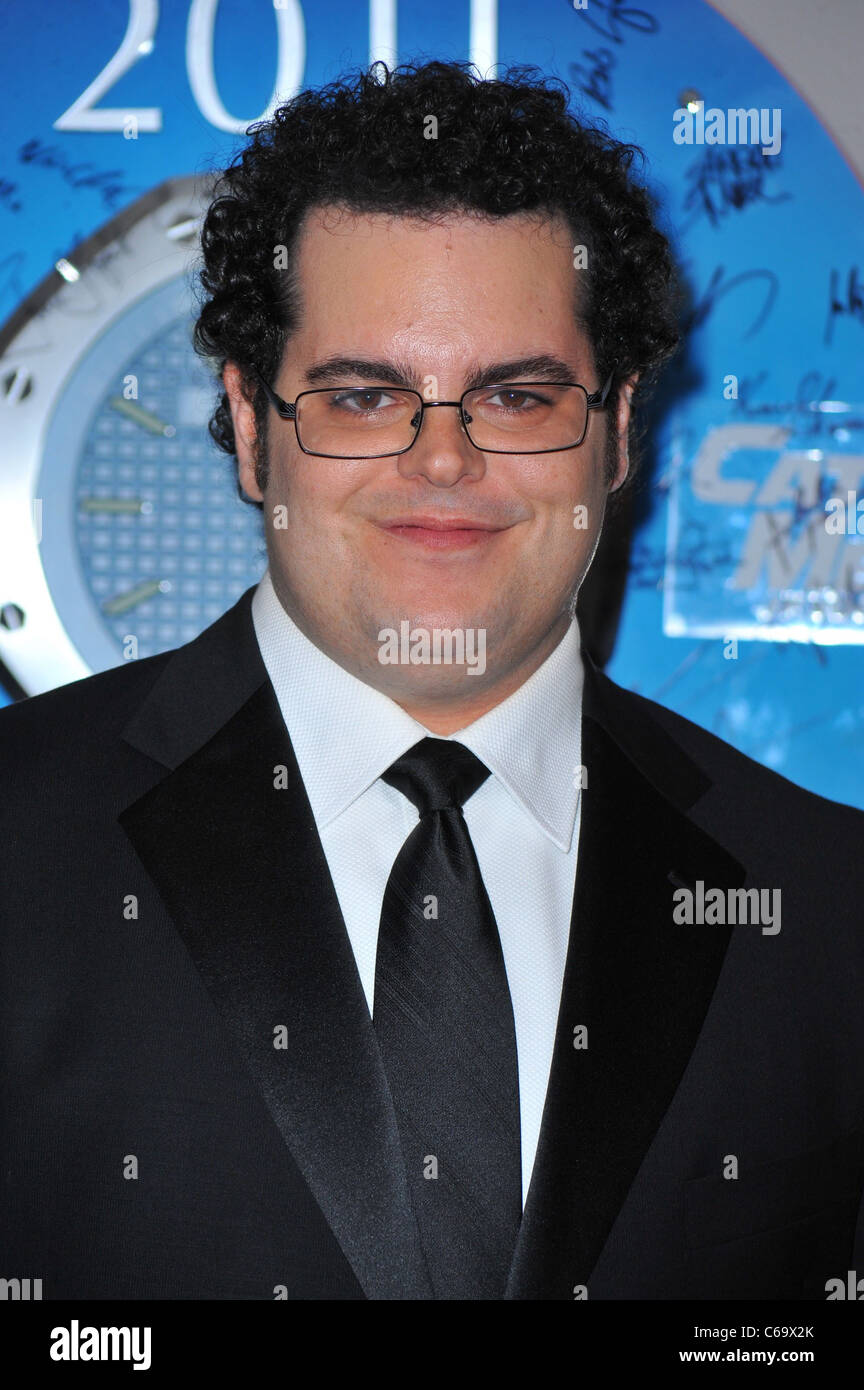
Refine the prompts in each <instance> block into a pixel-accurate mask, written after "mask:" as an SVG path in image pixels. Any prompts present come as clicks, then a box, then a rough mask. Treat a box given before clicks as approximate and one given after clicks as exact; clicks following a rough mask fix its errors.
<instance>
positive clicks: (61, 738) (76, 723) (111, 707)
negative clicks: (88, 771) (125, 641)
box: [0, 651, 173, 765]
mask: <svg viewBox="0 0 864 1390" xmlns="http://www.w3.org/2000/svg"><path fill="white" fill-rule="evenodd" d="M172 655H173V653H172V652H170V651H167V652H160V653H159V654H158V655H156V656H149V657H144V658H143V659H142V660H141V661H130V662H124V663H123V665H121V666H114V667H112V668H111V669H110V670H108V671H100V672H99V673H98V674H96V675H94V676H85V677H84V678H83V679H81V680H78V681H70V683H69V684H68V685H61V686H58V687H57V688H56V689H54V690H46V691H45V692H44V693H43V694H41V695H31V696H30V697H29V698H28V699H25V700H18V701H16V702H15V703H14V704H12V705H7V706H5V708H3V709H0V748H2V754H0V761H2V762H3V763H4V765H6V764H7V762H8V759H9V758H10V757H11V756H12V755H13V754H14V753H15V752H16V751H17V752H18V753H19V754H21V753H26V751H27V750H28V748H29V750H30V751H36V750H37V749H42V750H45V749H49V748H66V747H68V746H69V744H70V743H81V742H89V741H91V740H95V739H96V738H101V737H105V736H110V735H112V734H116V733H118V732H119V731H120V730H121V729H122V728H123V726H124V724H125V723H126V721H127V720H128V719H129V718H130V716H131V714H132V713H133V711H134V710H135V709H136V708H137V706H138V705H139V704H140V703H141V701H142V700H143V699H144V697H145V696H146V695H147V693H148V691H149V690H150V689H151V687H152V686H153V685H154V684H155V682H156V681H157V680H158V678H159V676H160V675H161V673H162V671H163V670H164V668H165V665H166V664H167V662H168V661H169V660H170V658H171V656H172Z"/></svg>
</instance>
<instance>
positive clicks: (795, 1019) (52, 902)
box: [0, 590, 864, 1300]
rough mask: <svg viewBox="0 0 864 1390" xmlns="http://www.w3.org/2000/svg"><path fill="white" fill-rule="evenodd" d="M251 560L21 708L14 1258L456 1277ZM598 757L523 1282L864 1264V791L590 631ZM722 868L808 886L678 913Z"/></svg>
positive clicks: (138, 1288) (105, 1281)
mask: <svg viewBox="0 0 864 1390" xmlns="http://www.w3.org/2000/svg"><path fill="white" fill-rule="evenodd" d="M251 596H252V590H249V591H248V592H247V593H246V594H245V595H244V596H243V598H242V599H241V600H240V601H239V603H238V604H237V605H236V606H235V607H234V608H233V609H231V610H230V612H228V613H226V614H225V615H224V616H223V617H222V618H220V619H219V621H218V622H216V623H215V624H214V625H213V626H212V627H210V628H208V629H207V630H206V631H205V632H203V633H202V634H201V636H200V637H199V638H197V639H196V640H195V641H194V642H192V643H190V644H188V645H187V646H184V647H181V648H179V649H178V650H176V651H173V652H168V653H165V654H163V655H161V656H158V657H153V658H150V659H148V660H145V661H141V662H138V663H134V664H129V665H126V666H123V667H121V668H118V669H116V670H112V671H108V672H105V673H104V674H102V675H98V676H95V677H92V678H90V679H88V680H83V681H80V682H76V683H74V684H72V685H69V686H66V687H63V688H61V689H59V690H56V691H53V692H50V693H48V694H45V695H42V696H39V697H38V698H36V699H31V700H27V701H24V702H22V703H20V704H18V705H14V706H11V707H9V708H7V709H6V710H3V711H2V712H0V768H2V787H0V818H2V846H3V866H2V878H0V921H2V967H0V1102H2V1197H0V1264H2V1268H0V1274H2V1275H3V1276H4V1277H6V1278H11V1277H19V1278H27V1277H29V1278H41V1279H42V1280H43V1297H45V1298H66V1297H69V1298H87V1299H96V1298H168V1299H273V1298H274V1297H278V1296H280V1295H281V1296H287V1297H289V1298H301V1299H362V1298H370V1299H427V1298H430V1297H431V1288H430V1283H429V1277H428V1273H427V1270H426V1267H425V1264H424V1258H423V1253H422V1249H421V1245H420V1241H419V1237H418V1229H417V1225H416V1222H415V1220H414V1217H413V1213H412V1209H411V1204H410V1200H409V1195H408V1189H407V1184H406V1178H405V1174H404V1170H403V1165H402V1160H401V1156H400V1150H399V1140H398V1133H397V1128H396V1123H395V1118H394V1114H393V1110H392V1106H391V1102H390V1099H389V1093H388V1089H387V1085H386V1081H385V1078H384V1075H383V1073H382V1070H381V1065H380V1061H379V1056H378V1051H377V1046H376V1040H375V1034H374V1030H373V1027H372V1023H371V1020H370V1017H369V1013H368V1009H367V1006H366V1001H365V998H364V995H363V991H362V988H361V984H360V980H359V976H358V973H357V970H356V966H355V963H354V958H353V954H352V951H351V947H350V944H349V940H348V936H347V933H346V931H345V927H344V924H343V921H342V917H341V914H340V910H339V905H338V902H337V899H336V895H335V892H334V888H333V885H332V882H331V879H330V876H329V872H328V869H327V864H326V860H325V857H324V853H323V850H322V847H321V844H320V841H319V838H318V835H317V833H316V830H315V826H314V822H313V819H312V815H311V811H310V808H309V803H308V800H307V797H306V793H305V790H304V786H303V783H302V781H301V778H300V775H299V772H298V768H297V764H296V762H295V759H294V755H293V752H292V748H291V743H290V740H289V738H288V736H287V734H286V731H285V728H284V724H283V721H282V718H281V715H280V712H279V708H278V705H277V702H276V698H275V694H274V691H273V688H272V685H271V683H270V681H269V679H268V677H267V674H266V671H265V668H264V666H263V663H262V660H261V657H260V654H259V651H258V647H257V643H256V639H255V635H254V629H253V626H252V619H251V610H250V602H251ZM829 752H830V750H827V749H826V756H827V755H829ZM567 756H568V754H567V752H566V750H562V757H564V758H567ZM583 762H584V764H585V766H586V768H587V777H588V786H587V789H586V791H585V793H584V802H583V813H582V828H581V840H580V845H579V859H578V868H577V873H576V888H575V898H574V907H573V918H572V927H571V934H570V945H569V952H568V957H567V964H566V972H565V979H564V986H563V992H562V1000H561V1007H560V1014H559V1018H558V1032H557V1041H556V1049H555V1054H554V1059H553V1063H552V1070H551V1077H550V1083H549V1090H548V1095H547V1100H546V1108H545V1113H544V1117H543V1127H542V1132H541V1136H540V1143H539V1147H538V1151H537V1157H536V1162H535V1167H534V1173H533V1177H532V1181H531V1186H530V1191H529V1193H528V1198H527V1203H526V1208H525V1213H524V1217H523V1221H522V1227H521V1232H520V1235H519V1240H518V1244H517V1247H516V1251H515V1256H514V1259H513V1265H512V1271H511V1275H510V1281H509V1285H508V1290H507V1295H506V1296H507V1298H513V1299H562V1300H570V1299H573V1298H574V1297H576V1296H578V1291H579V1290H580V1289H581V1288H582V1287H583V1286H584V1288H585V1289H586V1290H587V1296H588V1297H589V1298H592V1299H593V1298H596V1299H613V1298H636V1299H680V1298H704V1299H738V1298H744V1299H761V1298H785V1297H790V1298H814V1299H824V1298H825V1283H826V1281H827V1280H828V1279H830V1278H844V1279H845V1277H846V1274H847V1271H848V1270H849V1269H854V1268H856V1267H857V1269H858V1271H859V1272H860V1273H861V1274H864V1245H862V1244H861V1243H860V1242H861V1235H860V1232H859V1244H858V1245H857V1246H856V1244H855V1233H856V1222H857V1221H858V1217H859V1210H860V1207H861V1197H862V1184H864V1007H862V1001H864V930H862V898H864V894H862V873H861V861H862V858H864V835H862V827H864V816H861V815H860V814H859V813H858V812H856V811H853V810H850V809H849V808H847V807H843V806H839V805H836V804H834V803H831V802H828V801H825V800H822V799H821V798H819V797H816V796H813V795H810V794H809V793H806V792H804V791H802V790H800V789H798V788H797V787H795V786H793V785H792V784H790V783H789V782H787V781H785V780H784V779H783V778H781V777H778V776H777V775H775V774H773V773H771V772H768V771H766V770H765V769H764V768H762V767H759V766H757V765H756V764H755V763H753V762H751V761H750V760H749V759H747V758H745V757H743V756H742V755H741V754H739V753H737V752H735V751H734V750H733V749H732V748H730V747H728V746H727V745H726V744H723V743H721V742H720V741H719V740H717V739H716V738H714V737H712V736H711V735H710V734H708V733H705V732H704V731H703V730H701V729H699V728H697V727H696V726H695V725H693V724H691V723H689V722H688V721H687V720H685V719H682V718H679V717H678V716H677V715H674V714H672V713H670V712H669V711H668V710H665V709H663V708H661V707H660V706H657V705H654V704H652V703H650V702H649V701H647V700H644V699H641V698H639V697H637V696H635V695H632V694H629V693H626V692H625V691H623V690H621V689H620V688H619V687H617V686H616V685H614V684H613V683H612V682H611V681H609V680H608V679H607V678H606V677H604V676H603V675H601V674H599V673H598V672H597V671H596V670H595V669H594V668H593V667H592V666H591V665H590V663H588V664H587V673H586V686H585V698H584V726H583ZM280 766H281V767H285V768H287V780H288V786H287V788H284V787H278V786H277V785H274V784H276V783H279V782H280V781H284V778H282V779H280V778H279V777H278V775H277V774H276V772H275V771H274V769H278V768H279V767H280ZM513 852H514V854H515V855H518V853H519V846H518V844H515V845H514V846H513ZM698 880H702V882H703V883H704V884H705V885H706V887H715V888H721V889H726V888H729V887H739V886H744V887H748V886H755V887H758V888H770V889H773V888H780V889H781V892H782V925H781V930H780V932H779V934H777V935H768V934H764V933H763V932H762V931H761V930H760V928H759V927H758V926H754V925H741V926H736V927H734V928H729V927H723V926H710V925H701V926H700V925H691V926H685V925H676V924H675V923H673V920H672V908H673V894H674V892H675V888H676V885H678V884H681V883H683V884H695V883H696V882H697V881H698ZM525 930H526V932H530V930H531V923H530V922H526V923H525ZM579 1025H584V1026H586V1027H587V1030H588V1033H587V1039H588V1046H587V1048H584V1047H582V1048H574V1046H573V1039H574V1028H576V1027H578V1026H579ZM279 1030H284V1031H279ZM276 1041H279V1042H281V1043H283V1044H284V1045H282V1046H274V1042H276ZM732 1158H734V1159H735V1160H736V1162H737V1171H738V1176H737V1177H728V1176H724V1172H725V1173H729V1172H731V1171H733V1170H734V1165H732V1163H731V1162H730V1159H732ZM136 1172H137V1176H134V1174H135V1173H136ZM856 1262H857V1265H856ZM574 1291H576V1292H574Z"/></svg>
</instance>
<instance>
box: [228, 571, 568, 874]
mask: <svg viewBox="0 0 864 1390" xmlns="http://www.w3.org/2000/svg"><path fill="white" fill-rule="evenodd" d="M252 619H253V623H254V625H255V635H256V637H257V639H258V646H259V648H260V650H261V656H262V659H263V661H264V665H265V667H266V668H267V674H268V675H269V677H270V680H271V682H272V684H273V688H274V690H275V692H276V698H277V700H278V702H279V708H280V710H281V711H282V717H283V719H284V720H285V725H286V727H287V729H288V732H289V734H290V736H291V742H292V745H293V748H294V753H295V756H296V758H297V763H298V766H299V768H300V773H301V776H302V777H303V782H304V785H305V787H306V792H307V795H308V797H309V804H310V806H311V808H312V814H313V815H314V817H315V824H316V826H317V828H318V829H319V831H320V830H322V829H323V828H324V827H325V826H326V825H329V824H330V822H331V821H333V820H335V819H336V817H337V816H339V815H341V813H342V812H343V811H344V810H345V809H346V808H347V807H348V806H350V805H351V803H352V802H353V801H355V800H356V799H357V797H358V796H361V795H362V794H363V792H364V791H366V789H367V788H368V787H370V786H371V785H372V783H373V782H375V781H376V780H377V779H378V778H379V777H380V776H381V774H382V772H386V770H387V768H388V767H390V765H391V763H394V762H395V761H396V759H397V758H400V757H401V756H402V754H403V753H406V752H407V751H408V749H409V748H412V747H413V746H414V744H415V743H417V742H418V741H419V740H420V739H422V738H427V737H433V738H434V737H440V735H435V734H432V733H431V731H430V730H429V729H427V728H425V727H424V725H422V724H420V723H418V721H417V720H416V719H413V718H412V717H411V715H409V714H406V712H405V710H403V709H402V708H401V707H400V706H399V705H397V704H396V702H395V701H394V700H391V699H390V698H389V697H388V696H387V695H384V694H382V693H381V691H379V690H375V689H374V687H373V686H371V685H367V684H366V683H365V682H364V681H361V680H358V679H357V677H356V676H353V675H351V673H350V672H349V671H346V670H345V668H344V667H342V666H340V665H339V664H338V662H335V661H333V660H332V659H331V658H330V657H329V656H327V655H326V654H325V653H324V652H322V651H321V650H320V648H318V647H316V646H315V644H314V642H311V641H310V640H309V638H308V637H307V636H306V635H305V633H303V632H301V631H300V629H299V628H298V627H297V625H296V623H295V622H294V621H293V620H292V619H291V618H290V617H289V615H288V614H287V613H286V612H285V609H284V608H283V607H282V604H281V603H280V602H279V599H278V597H277V595H276V591H275V589H274V588H273V581H272V579H271V577H270V573H269V571H267V572H266V573H265V575H264V577H263V579H262V580H261V582H260V584H259V585H258V587H257V589H256V591H255V594H254V596H253V599H252ZM583 678H584V671H583V666H582V660H581V656H580V650H579V628H578V625H577V623H576V620H575V618H574V620H573V622H572V623H571V625H570V627H569V628H568V630H567V632H566V633H565V635H564V637H563V638H562V640H561V641H560V642H559V644H558V646H557V647H556V648H555V650H554V651H553V652H552V653H551V654H550V656H548V657H547V659H546V660H545V661H544V662H543V664H542V665H541V666H540V667H538V669H537V670H536V671H535V672H534V674H533V675H532V676H531V677H529V679H528V680H527V681H525V683H524V684H523V685H521V686H520V687H519V689H518V690H516V691H514V693H513V694H512V695H510V696H509V697H508V698H507V699H506V700H503V701H502V702H501V704H500V705H496V706H495V708H494V709H492V710H489V711H488V713H486V714H484V715H481V717H480V718H479V719H476V720H474V722H473V723H472V724H468V725H466V727H465V728H464V729H460V730H458V732H456V733H455V734H453V735H451V737H452V738H453V739H455V740H456V741H457V742H459V743H464V744H465V746H466V748H470V749H471V751H472V752H473V753H476V755H477V757H478V758H480V759H482V761H483V762H484V763H485V764H486V766H487V767H488V768H489V771H490V772H491V773H492V775H493V776H494V777H496V778H497V779H498V780H499V781H500V782H501V783H502V785H503V786H504V787H505V788H506V789H507V791H508V793H509V794H510V795H511V796H512V797H513V798H514V799H515V800H516V801H517V802H518V803H519V804H520V805H521V806H522V807H523V808H524V810H525V811H527V813H528V814H529V815H530V816H531V817H533V819H534V820H535V821H536V822H537V824H538V825H539V827H540V829H541V830H542V831H543V832H544V834H546V835H547V836H549V838H550V839H551V840H553V841H554V843H555V844H557V845H558V846H559V848H560V849H562V850H565V851H566V850H569V848H570V844H571V841H572V836H573V827H574V824H575V820H576V810H577V807H578V800H579V792H578V788H577V785H574V783H576V780H577V779H576V778H575V776H574V772H575V769H576V768H577V767H578V765H579V763H580V760H581V723H582V686H583Z"/></svg>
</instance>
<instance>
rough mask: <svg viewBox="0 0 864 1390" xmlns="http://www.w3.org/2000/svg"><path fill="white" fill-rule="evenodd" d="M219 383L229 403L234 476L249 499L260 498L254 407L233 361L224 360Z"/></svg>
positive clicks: (238, 369)
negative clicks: (235, 460) (234, 461)
mask: <svg viewBox="0 0 864 1390" xmlns="http://www.w3.org/2000/svg"><path fill="white" fill-rule="evenodd" d="M222 384H223V386H224V387H225V392H226V394H227V396H228V404H229V406H230V407H231V419H232V422H233V424H234V444H235V447H236V451H237V476H238V478H239V481H240V486H241V487H242V489H243V491H244V492H245V493H246V496H247V497H251V498H252V500H253V502H263V500H264V494H263V492H262V491H261V489H260V487H259V486H258V483H257V481H256V478H255V465H256V462H257V458H258V431H257V429H256V428H255V411H254V409H253V407H252V401H251V400H250V399H249V397H248V396H247V395H246V388H245V382H244V378H243V373H242V372H241V370H240V368H239V367H238V366H237V364H236V362H227V363H226V364H225V370H224V372H223V373H222Z"/></svg>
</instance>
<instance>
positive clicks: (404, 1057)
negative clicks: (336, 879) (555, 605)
mask: <svg viewBox="0 0 864 1390" xmlns="http://www.w3.org/2000/svg"><path fill="white" fill-rule="evenodd" d="M383 776H384V781H385V782H389V783H390V785H391V786H393V787H397V788H398V790H399V791H401V792H403V793H404V794H405V796H407V797H408V798H409V800H411V801H413V803H414V805H415V806H416V807H417V809H418V811H419V812H420V820H419V822H418V824H417V825H416V826H415V827H414V829H413V830H412V832H411V834H410V835H409V836H408V838H407V840H406V841H405V843H404V845H403V846H402V848H401V850H400V851H399V853H398V855H397V856H396V861H395V863H394V865H393V868H392V870H391V872H390V878H389V880H388V882H387V888H386V890H385V893H384V902H383V906H382V909H381V925H380V929H379V933H378V953H377V957H376V961H375V998H374V1024H375V1031H376V1033H377V1036H378V1041H379V1044H380V1049H381V1056H382V1059H383V1063H384V1069H385V1071H386V1074H387V1079H388V1081H389V1084H390V1091H391V1094H392V1096H393V1103H394V1105H395V1108H396V1118H397V1121H398V1125H399V1133H400V1137H401V1140H402V1151H403V1154H404V1157H405V1167H406V1171H407V1174H408V1184H409V1187H410V1190H411V1196H412V1199H413V1201H414V1204H415V1210H416V1212H417V1218H418V1222H419V1225H420V1233H421V1238H422V1241H423V1246H424V1249H425V1251H426V1257H427V1261H428V1264H429V1270H430V1274H431V1277H432V1282H433V1286H434V1289H435V1296H436V1298H450V1299H475V1298H478V1299H497V1298H501V1297H502V1296H503V1294H504V1289H505V1286H506V1283H507V1276H508V1272H509V1269H510V1263H511V1260H512V1257H513V1248H514V1245H515V1243H516V1236H517V1234H518V1230H519V1222H520V1220H521V1217H522V1198H521V1191H522V1188H521V1145H520V1129H519V1077H518V1064H517V1056H516V1030H515V1027H514V1023H513V1008H512V1005H511V1002H510V991H509V989H508V986H507V975H506V972H505V968H504V957H503V955H502V953H501V942H500V940H499V937H498V928H497V926H496V925H495V917H494V915H493V912H492V907H491V904H490V902H489V899H488V897H487V894H486V889H485V887H484V885H483V880H482V878H481V876H480V869H479V866H478V863H477V856H476V855H475V853H474V846H473V845H472V843H471V837H470V835H469V834H468V827H467V826H466V824H465V820H464V817H463V815H462V804H463V802H465V801H467V800H468V798H469V797H470V796H472V795H473V794H474V792H475V791H476V790H477V788H478V787H479V786H480V784H481V783H482V782H484V781H485V780H486V778H487V777H488V776H489V769H488V768H487V767H485V766H484V765H483V763H481V762H480V760H479V758H476V757H475V756H474V754H473V753H472V752H471V751H470V750H469V749H467V748H465V747H464V745H463V744H461V743H451V742H449V741H447V740H445V739H437V738H424V739H422V740H421V741H420V742H419V743H418V744H415V746H414V747H413V748H411V749H410V750H409V751H408V752H407V753H406V754H405V756H404V757H402V758H399V759H398V760H397V761H396V762H395V763H394V764H393V766H392V767H391V768H390V769H389V770H388V771H387V772H385V773H384V774H383Z"/></svg>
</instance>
